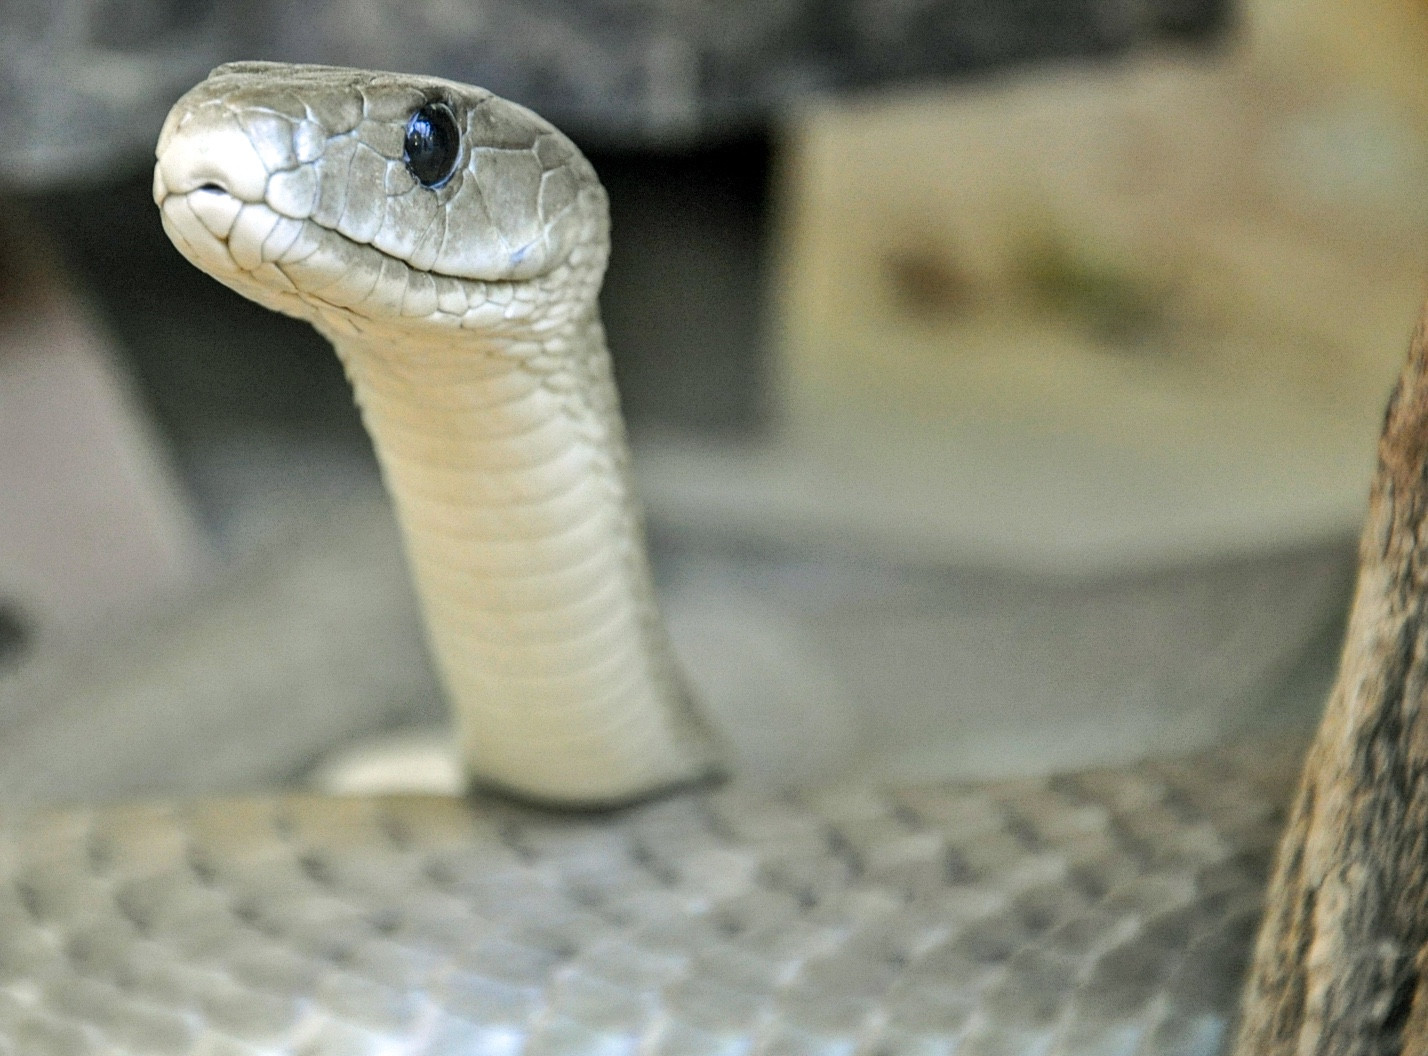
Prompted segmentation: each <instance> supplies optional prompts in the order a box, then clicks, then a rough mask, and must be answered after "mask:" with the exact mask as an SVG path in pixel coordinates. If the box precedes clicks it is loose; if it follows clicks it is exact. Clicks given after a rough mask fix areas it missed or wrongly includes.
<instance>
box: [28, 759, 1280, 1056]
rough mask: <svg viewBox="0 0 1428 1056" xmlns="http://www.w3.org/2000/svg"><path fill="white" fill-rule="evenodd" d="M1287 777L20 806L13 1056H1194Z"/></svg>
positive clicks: (1214, 1027) (1257, 891)
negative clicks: (568, 804) (534, 799)
mask: <svg viewBox="0 0 1428 1056" xmlns="http://www.w3.org/2000/svg"><path fill="white" fill-rule="evenodd" d="M1298 758H1299V745H1298V744H1297V743H1292V744H1291V743H1281V744H1275V745H1264V744H1253V745H1248V746H1240V747H1237V748H1230V749H1221V750H1219V751H1217V752H1214V753H1210V754H1205V755H1200V756H1196V757H1193V758H1189V759H1183V760H1178V761H1170V762H1163V763H1150V764H1143V765H1141V766H1138V767H1136V768H1133V769H1127V770H1119V771H1112V770H1106V771H1093V772H1089V773H1086V774H1080V775H1074V776H1064V777H1056V778H1051V779H1047V780H1024V781H1010V782H1002V783H995V784H987V785H978V786H927V787H913V788H905V789H881V790H879V789H867V788H856V789H853V788H849V789H840V788H830V789H825V790H817V791H809V792H799V793H778V792H771V791H766V790H757V789H752V788H746V787H741V786H739V785H737V784H735V785H728V786H725V787H722V788H718V789H715V790H712V791H709V792H702V793H690V794H683V795H677V796H672V797H669V798H667V799H663V800H660V801H658V802H654V803H651V804H647V805H644V806H640V807H636V808H632V809H627V810H624V811H620V812H615V813H610V814H597V815H587V816H578V815H577V816H572V815H568V814H567V815H558V814H550V813H544V812H541V811H537V810H531V809H525V808H521V807H517V806H513V805H511V804H508V803H504V802H498V801H491V800H483V799H473V800H470V801H461V800H454V799H443V798H435V797H393V798H350V799H340V798H339V799H334V798H322V797H308V796H294V795H288V796H273V797H264V798H250V799H239V800H211V801H197V802H194V803H191V804H188V805H182V804H172V803H169V804H163V805H158V804H154V805H134V806H114V807H103V808H94V809H75V810H65V811H59V812H56V811H52V810H16V809H12V810H11V811H9V812H8V813H6V814H4V815H3V817H0V1052H3V1053H16V1054H19V1053H23V1054H25V1056H49V1054H53V1056H61V1054H64V1056H70V1054H74V1056H78V1054H83V1053H109V1054H118V1053H143V1054H145V1056H162V1054H167V1053H189V1054H203V1056H229V1054H233V1056H237V1054H240V1053H241V1054H256V1053H289V1054H294V1056H296V1054H299V1053H301V1054H304V1056H319V1054H321V1056H337V1054H343V1056H348V1054H351V1056H358V1054H372V1056H375V1054H378V1053H383V1054H398V1053H400V1054H418V1053H420V1054H430V1056H435V1054H456V1053H462V1054H475V1053H492V1054H497V1053H502V1054H504V1053H510V1054H516V1053H520V1054H523V1056H553V1054H556V1053H600V1054H617V1053H632V1054H633V1053H641V1054H645V1053H688V1054H695V1053H709V1054H714V1053H721V1054H722V1053H730V1054H732V1053H759V1054H775V1053H777V1054H789V1056H791V1054H810V1056H811V1054H815V1053H816V1054H839V1056H844V1054H849V1056H851V1054H868V1056H882V1054H894V1053H899V1054H900V1053H907V1054H917V1056H922V1054H928V1056H930V1054H936V1053H958V1054H960V1056H974V1054H975V1056H991V1054H1013V1053H1018V1054H1027V1056H1031V1054H1036V1056H1052V1054H1072V1053H1087V1054H1089V1053H1097V1054H1111V1056H1114V1054H1126V1056H1131V1054H1136V1056H1150V1054H1162V1053H1166V1054H1168V1053H1177V1054H1186V1056H1189V1054H1201V1053H1203V1054H1210V1053H1214V1052H1216V1051H1218V1049H1219V1047H1220V1045H1221V1041H1222V1039H1223V1037H1224V1036H1225V1034H1226V1031H1227V1027H1228V1022H1229V1018H1230V1017H1231V1015H1232V1014H1233V1007H1234V1003H1235V999H1236V996H1237V992H1238V979H1239V976H1240V972H1241V969H1242V967H1243V964H1244V962H1245V959H1246V956H1247V952H1248V948H1249V944H1250V942H1251V940H1252V936H1253V931H1254V925H1255V923H1256V920H1257V918H1258V915H1259V906H1260V898H1261V892H1262V888H1263V883H1264V878H1265V875H1266V872H1267V869H1268V865H1269V859H1270V856H1271V854H1272V850H1273V844H1274V840H1275V837H1276V834H1277V832H1278V829H1279V825H1280V817H1281V808H1282V806H1283V804H1284V801H1285V799H1286V796H1287V791H1288V789H1289V788H1290V787H1291V786H1292V780H1293V774H1294V771H1295V767H1296V764H1297V762H1298Z"/></svg>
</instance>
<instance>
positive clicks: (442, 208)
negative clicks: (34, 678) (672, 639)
mask: <svg viewBox="0 0 1428 1056" xmlns="http://www.w3.org/2000/svg"><path fill="white" fill-rule="evenodd" d="M432 108H436V109H432ZM443 109H444V110H445V111H446V113H447V115H448V116H450V117H451V119H452V125H453V126H454V127H455V128H456V130H457V132H458V133H459V138H460V147H459V150H458V151H456V152H455V154H454V155H452V154H451V152H450V151H444V150H437V151H436V152H435V155H433V154H432V153H431V152H430V151H428V150H427V147H429V146H430V145H431V143H433V142H434V143H436V144H437V146H440V145H441V142H442V141H444V139H445V140H447V141H448V143H447V145H448V146H449V137H448V136H447V133H449V132H450V130H451V129H450V127H447V126H445V125H443V124H442V123H443V122H444V121H445V120H446V117H444V116H442V114H441V113H440V112H439V111H441V110H443ZM423 115H424V116H423ZM448 155H450V156H448ZM448 162H450V163H451V166H450V168H448V165H447V163H448ZM155 195H156V198H157V200H158V201H159V203H160V206H161V209H162V211H163V217H164V223H165V226H166V228H167V229H168V230H169V232H170V234H171V235H172V236H173V238H174V240H175V242H176V243H177V244H178V245H179V247H180V249H181V250H183V251H184V252H185V253H186V254H187V255H188V256H189V257H190V258H191V259H192V260H194V261H195V263H197V264H198V265H199V266H200V267H203V268H204V269H205V270H208V271H209V272H211V273H212V274H214V275H215V276H216V277H217V278H219V279H220V280H221V281H224V282H226V283H228V284H229V285H231V286H234V287H235V288H237V289H239V290H240V291H241V292H243V293H245V294H247V295H248V296H250V297H253V298H254V299H256V300H258V301H260V302H262V303H265V304H267V305H270V306H272V307H274V308H277V309H279V310H282V311H286V312H289V313H291V314H295V315H298V316H301V317H303V318H306V319H309V320H310V321H312V322H313V323H314V325H316V326H317V327H318V329H319V330H321V331H322V332H323V333H324V334H326V335H327V336H329V337H330V338H331V339H332V341H333V344H334V345H335V346H336V348H337V350H338V353H339V355H340V356H341V357H342V359H343V362H344V363H345V364H346V367H347V370H348V372H349V375H350V376H351V378H352V381H353V385H354V388H355V390H356V393H357V397H358V400H359V401H360V403H361V405H362V408H363V412H364V415H365V418H366V421H367V423H368V425H369V428H370V429H371V431H372V434H373V437H374V440H375V442H376V445H377V447H378V449H379V453H380V459H381V463H382V467H383V471H384V476H385V479H386V481H387V483H388V486H389V488H390V489H391V491H392V493H393V495H394V498H395V501H396V505H397V508H398V511H399V517H400V520H401V523H402V526H403V529H404V533H405V538H406V543H407V547H408V551H409V556H410V559H411V564H412V567H413V570H414V573H415V577H416V580H417V583H418V587H419V591H420V593H421V596H422V600H423V603H424V606H425V612H426V616H427V619H428V623H429V633H430V638H431V643H432V646H433V650H434V652H435V654H436V656H437V659H438V664H439V667H440V668H441V670H442V672H443V674H444V677H445V680H446V683H447V687H448V690H449V692H450V695H451V698H452V702H453V705H454V708H455V711H456V713H457V718H458V727H459V729H460V731H461V736H462V742H463V748H464V759H465V762H466V765H467V768H468V770H469V771H470V773H471V775H472V777H473V780H474V782H475V783H476V784H477V785H478V786H479V785H495V786H499V787H500V788H502V789H504V790H506V791H510V792H515V793H517V794H518V796H520V797H524V798H534V799H540V800H543V801H546V802H547V803H556V804H579V805H594V804H614V803H617V802H621V801H626V800H632V799H638V798H641V797H645V796H648V795H649V794H651V793H654V792H657V791H660V790H668V789H670V788H671V787H674V786H678V785H681V784H687V783H689V782H691V781H694V780H696V779H698V778H699V777H701V776H703V775H705V774H706V773H708V772H709V768H710V765H711V760H712V759H713V758H714V752H713V749H712V742H711V741H710V739H709V738H708V737H707V736H706V735H705V734H704V733H703V731H702V729H701V727H700V724H699V722H698V720H697V719H695V718H694V716H693V714H692V712H691V711H690V710H689V709H688V707H687V706H686V704H685V702H684V698H683V696H682V694H681V693H680V689H679V682H678V676H677V674H676V672H675V671H674V668H673V665H672V663H671V662H670V661H669V659H668V653H667V650H666V646H665V644H664V640H663V635H662V632H661V630H660V627H659V622H658V617H657V613H656V610H655V607H654V602H653V600H652V596H651V594H650V591H649V582H648V572H647V569H646V566H645V558H644V554H643V544H642V540H641V537H640V536H641V530H640V526H639V517H638V513H637V511H636V510H635V507H634V504H633V503H632V501H631V499H630V495H629V486H628V481H627V477H626V474H625V468H624V467H625V459H626V454H625V446H624V440H623V434H622V428H621V425H620V420H619V415H618V409H617V406H616V400H615V396H614V392H613V389H612V387H611V383H610V374H609V364H608V357H607V355H606V352H605V349H604V343H603V338H602V336H601V331H600V325H599V321H598V317H597V315H596V311H595V307H594V297H595V291H596V288H597V287H598V283H599V275H600V270H601V267H602V266H603V262H604V256H605V250H606V244H607V239H606V221H605V212H604V209H605V207H604V199H603V195H602V193H601V192H600V190H599V185H598V183H597V182H596V181H595V179H594V175H593V173H592V172H591V171H590V169H589V166H588V164H587V163H586V162H585V161H584V159H583V158H581V157H580V155H579V153H578V151H576V150H575V148H574V147H573V146H571V145H570V143H569V142H568V141H567V140H565V139H564V137H562V136H561V135H560V134H559V133H558V132H556V131H555V130H554V129H553V128H551V127H550V126H549V125H548V124H546V123H545V122H544V121H542V120H541V119H540V118H538V117H536V116H535V115H533V114H531V113H529V112H528V111H525V110H523V109H521V108H520V107H517V106H514V105H513V104H509V103H506V102H504V101H501V100H498V99H495V98H494V97H492V96H490V95H489V94H487V93H484V92H481V91H479V90H477V89H471V88H467V87H464V86H461V85H454V84H450V83H448V82H442V81H435V80H430V79H425V78H411V77H401V76H396V75H387V74H372V73H365V72H359V71H352V70H338V69H332V68H325V67H324V68H316V67H288V66H278V65H275V64H264V63H244V64H235V65H230V66H225V67H220V68H219V69H218V70H216V71H214V73H213V74H212V75H211V76H210V78H209V80H207V81H205V82H204V83H203V84H202V85H200V86H199V87H198V88H196V89H194V90H193V91H192V92H191V93H189V95H187V96H185V97H184V99H183V100H181V101H180V102H179V104H178V105H177V106H176V107H175V110H174V112H173V114H172V115H171V116H170V119H169V121H168V122H167V124H166V125H165V129H164V133H163V137H162V139H161V141H160V146H159V163H158V166H157V169H156V175H155ZM1361 589H1362V588H1361ZM1299 754H1300V753H1299V748H1298V746H1297V745H1296V744H1295V743H1293V742H1290V741H1284V742H1281V743H1277V744H1267V745H1245V746H1229V747H1223V748H1220V749H1218V750H1215V751H1212V752H1210V753H1208V754H1205V755H1201V756H1197V757H1193V758H1189V759H1182V760H1178V761H1177V760H1172V761H1163V762H1156V763H1145V764H1142V765H1140V766H1137V767H1132V768H1129V769H1123V770H1119V771H1110V770H1108V771H1097V772H1090V773H1086V774H1081V775H1075V776H1063V777H1055V778H1049V779H1043V780H1033V781H1020V782H1005V783H992V784H983V785H974V786H958V785H928V786H917V787H906V788H891V787H843V788H839V787H836V786H835V787H831V788H825V789H816V790H809V791H806V792H800V793H790V792H784V791H778V790H775V789H767V788H764V789H760V788H756V787H752V786H748V785H745V784H742V783H741V782H739V781H732V782H730V783H728V784H725V785H722V786H718V787H702V788H688V789H684V790H683V791H679V792H677V793H675V794H670V795H666V796H664V797H661V798H657V799H654V800H652V801H650V802H645V803H642V804H637V805H635V806H625V807H623V808H620V809H615V810H611V811H606V812H600V813H569V812H550V811H548V810H543V809H538V808H536V807H532V806H522V805H520V804H518V803H515V802H512V801H511V800H509V799H503V798H499V797H490V796H473V797H471V798H468V799H462V800H457V799H444V798H419V797H415V798H401V797H396V798H381V797H374V798H360V797H359V798H351V799H336V798H322V797H301V796H277V797H270V798H259V799H247V800H226V801H207V802H195V803H190V804H173V803H170V804H155V805H149V806H142V805H141V806H135V807H112V808H102V809H93V810H71V811H40V812H21V811H13V812H10V813H6V814H3V815H0V919H3V921H4V926H3V927H0V1051H13V1052H22V1053H45V1052H55V1053H61V1052H63V1053H145V1054H154V1053H162V1052H175V1053H195V1054H198V1053H202V1054H210V1056H211V1054H220V1053H222V1054H227V1053H290V1054H293V1056H296V1054H299V1053H303V1054H308V1053H313V1054H315V1053H323V1054H326V1053H352V1054H369V1053H370V1054H374V1056H375V1054H378V1053H382V1054H398V1053H400V1054H418V1053H421V1054H436V1053H503V1054H504V1053H521V1054H524V1056H537V1054H553V1053H611V1054H613V1053H631V1054H637V1053H638V1054H654V1053H691V1054H692V1053H730V1054H734V1053H738V1054H775V1053H778V1054H792V1053H809V1054H813V1053H820V1054H839V1056H844V1054H847V1056H857V1054H862V1056H885V1054H889V1056H890V1054H901V1053H906V1054H919V1056H921V1054H933V1053H949V1054H950V1053H960V1054H964V1056H972V1054H987V1056H989V1054H992V1053H998V1054H1002V1053H1025V1054H1028V1056H1032V1054H1035V1056H1061V1054H1072V1053H1077V1054H1081V1053H1084V1054H1091V1053H1097V1054H1103V1053H1109V1054H1122V1053H1124V1054H1127V1056H1130V1054H1138V1056H1152V1054H1160V1053H1177V1054H1187V1056H1188V1054H1207V1056H1208V1054H1210V1053H1214V1052H1216V1051H1218V1050H1219V1049H1220V1048H1221V1046H1222V1044H1223V1042H1224V1039H1225V1038H1226V1037H1227V1031H1228V1029H1229V1027H1230V1024H1231V1022H1232V1020H1233V1018H1234V1009H1235V1003H1236V996H1237V993H1238V990H1239V986H1240V983H1239V980H1240V978H1241V974H1242V969H1243V966H1244V964H1245V961H1246V958H1247V956H1248V952H1249V949H1250V945H1251V940H1252V936H1253V932H1254V928H1255V922H1256V920H1257V919H1258V916H1259V913H1260V901H1261V897H1262V891H1263V887H1264V882H1265V878H1266V875H1267V874H1268V870H1269V867H1270V859H1271V856H1272V852H1273V846H1274V842H1275V839H1276V836H1277V833H1278V832H1279V830H1280V828H1281V826H1282V812H1283V808H1284V806H1285V804H1286V802H1287V801H1288V799H1289V797H1290V792H1291V788H1292V784H1293V782H1292V775H1293V773H1294V771H1295V769H1296V766H1297V763H1298V759H1299Z"/></svg>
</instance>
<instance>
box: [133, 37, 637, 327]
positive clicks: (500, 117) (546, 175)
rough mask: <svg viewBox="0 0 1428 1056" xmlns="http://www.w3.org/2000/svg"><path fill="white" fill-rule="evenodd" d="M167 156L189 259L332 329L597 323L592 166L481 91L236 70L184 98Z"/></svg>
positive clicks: (338, 71) (426, 80) (160, 173)
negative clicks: (579, 316)
mask: <svg viewBox="0 0 1428 1056" xmlns="http://www.w3.org/2000/svg"><path fill="white" fill-rule="evenodd" d="M156 153H157V157H158V163H157V165H156V166H155V169H154V200H155V201H156V202H157V203H158V205H159V208H160V210H161V212H162V215H163V223H164V227H165V229H166V230H167V231H168V233H169V237H170V238H171V239H172V240H173V241H174V243H175V244H176V245H177V246H178V248H179V249H180V250H181V251H182V252H183V253H184V254H185V255H186V256H187V257H188V258H189V259H190V260H191V261H192V262H193V263H195V264H196V265H198V266H199V267H200V268H202V269H203V270H205V271H207V272H209V273H210V274H212V275H214V276H215V277H216V278H218V279H219V280H220V281H222V282H224V283H225V284H227V285H229V286H231V287H233V288H234V289H236V290H238V292H240V293H242V294H243V295H245V296H247V297H250V298H252V299H253V300H256V301H258V302H259V303H261V304H265V305H267V306H269V307H271V308H276V309H278V310H279V311H283V312H286V313H287V314H289V315H296V316H298V317H300V318H304V319H307V320H309V321H311V322H313V323H315V324H316V325H318V327H319V328H320V329H324V330H329V331H330V330H333V329H338V330H343V331H349V332H350V331H353V330H371V329H373V328H380V327H381V324H383V323H385V322H391V323H399V324H400V326H401V327H402V329H403V332H404V333H407V334H410V333H412V332H413V331H415V330H419V329H420V328H421V327H423V326H431V327H434V328H438V329H441V330H443V331H448V332H449V331H450V330H451V329H453V328H462V329H468V330H487V329H492V328H496V329H500V330H504V331H519V330H521V329H522V328H524V327H531V326H534V327H537V328H544V327H549V326H553V325H557V324H558V323H560V322H561V321H562V319H564V318H567V317H569V316H571V315H572V314H575V313H583V312H588V311H589V310H590V308H591V306H592V305H593V303H594V299H595V295H596V293H597V292H598V289H599V284H600V279H601V277H602V275H603V273H604V266H605V259H606V249H605V247H606V246H607V245H608V237H607V235H608V223H609V220H608V208H607V205H606V200H605V194H604V191H603V190H602V188H601V187H600V184H599V181H598V180H597V179H596V177H595V173H594V170H593V169H592V168H591V166H590V164H589V162H588V161H586V160H585V158H584V156H583V155H581V153H580V151H579V150H578V149H577V148H576V147H575V146H574V144H572V143H571V142H570V140H569V139H567V138H566V137H565V136H564V135H562V134H561V133H560V132H559V131H557V130H556V129H555V128H554V127H553V126H551V125H550V124H549V123H548V122H546V121H545V120H544V119H542V118H540V117H539V116H537V115H536V114H534V113H532V112H531V111H529V110H527V109H525V108H524V107H522V106H518V105H517V104H515V103H511V102H508V101H506V100H504V99H501V98H498V97H497V96H494V95H492V94H491V93H490V92H487V91H484V90H482V89H479V88H471V87H469V86H466V85H460V84H456V83H453V82H450V81H444V80H439V79H437V78H430V77H414V76H408V75H397V74H384V73H372V72H369V71H361V70H350V69H343V68H339V67H331V66H293V65H286V64H282V63H271V62H239V63H229V64H227V65H224V66H219V67H218V68H217V69H215V70H214V71H213V72H212V73H211V74H209V76H208V78H207V79H206V80H204V81H203V82H202V83H201V84H199V85H198V86H197V87H195V88H193V89H192V90H191V91H189V92H188V93H186V94H185V95H184V96H183V97H182V98H181V99H179V101H178V102H177V103H176V104H175V105H174V107H173V110H172V111H171V112H170V113H169V116H168V119H167V120H166V121H165V122H164V127H163V132H162V133H161V135H160V137H159V143H158V148H157V151H156Z"/></svg>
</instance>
